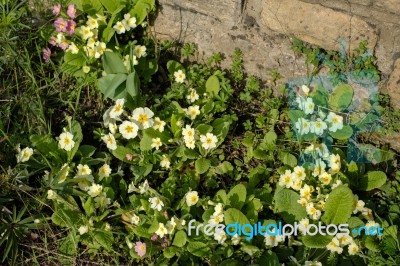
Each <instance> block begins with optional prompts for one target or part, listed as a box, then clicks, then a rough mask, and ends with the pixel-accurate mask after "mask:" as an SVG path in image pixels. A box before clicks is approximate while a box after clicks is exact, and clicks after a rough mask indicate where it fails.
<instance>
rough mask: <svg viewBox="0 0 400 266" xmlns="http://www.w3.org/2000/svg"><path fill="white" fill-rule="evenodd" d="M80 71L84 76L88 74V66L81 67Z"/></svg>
mask: <svg viewBox="0 0 400 266" xmlns="http://www.w3.org/2000/svg"><path fill="white" fill-rule="evenodd" d="M82 71H83V73H85V74H87V73H89V72H90V66H83V67H82Z"/></svg>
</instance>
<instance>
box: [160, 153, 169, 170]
mask: <svg viewBox="0 0 400 266" xmlns="http://www.w3.org/2000/svg"><path fill="white" fill-rule="evenodd" d="M170 165H171V161H170V160H169V158H168V156H167V155H165V154H164V155H163V158H162V160H161V162H160V166H161V167H163V168H165V169H169V167H170Z"/></svg>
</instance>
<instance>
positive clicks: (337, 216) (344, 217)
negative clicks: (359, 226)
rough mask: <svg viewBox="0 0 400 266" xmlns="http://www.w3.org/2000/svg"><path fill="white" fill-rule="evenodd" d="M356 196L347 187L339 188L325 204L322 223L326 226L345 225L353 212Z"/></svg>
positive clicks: (330, 195)
mask: <svg viewBox="0 0 400 266" xmlns="http://www.w3.org/2000/svg"><path fill="white" fill-rule="evenodd" d="M353 201H354V195H353V193H352V191H351V189H349V188H348V187H347V186H343V185H342V186H339V187H337V188H335V189H334V190H333V191H332V192H331V193H330V194H329V198H328V199H327V200H326V203H325V213H324V215H323V216H322V218H321V219H322V221H323V222H324V223H325V224H345V223H347V221H348V220H349V218H350V216H351V213H352V212H353Z"/></svg>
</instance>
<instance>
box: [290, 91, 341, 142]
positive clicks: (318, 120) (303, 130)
mask: <svg viewBox="0 0 400 266" xmlns="http://www.w3.org/2000/svg"><path fill="white" fill-rule="evenodd" d="M301 89H302V92H303V96H300V95H299V96H297V97H296V103H297V107H298V108H299V109H300V110H302V111H303V112H304V113H305V114H306V115H307V116H309V118H308V119H307V118H303V117H301V118H299V119H298V120H297V121H296V122H295V128H296V130H297V132H298V133H299V134H300V135H305V134H309V133H313V134H315V135H317V136H322V135H324V133H325V132H326V130H329V131H330V132H336V131H337V130H340V129H342V128H343V117H342V116H340V115H337V114H336V113H334V112H331V111H329V113H328V114H326V113H325V112H324V111H323V109H321V108H318V106H316V105H315V103H314V102H313V99H312V98H311V97H308V95H309V92H310V88H309V87H307V86H305V85H303V86H302V87H301ZM324 108H325V107H324Z"/></svg>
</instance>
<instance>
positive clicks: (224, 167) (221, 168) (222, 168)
mask: <svg viewBox="0 0 400 266" xmlns="http://www.w3.org/2000/svg"><path fill="white" fill-rule="evenodd" d="M232 171H233V166H232V164H231V163H230V162H228V161H224V162H222V163H221V164H220V165H218V166H217V167H215V172H216V173H217V174H220V175H223V174H226V173H229V172H232Z"/></svg>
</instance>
